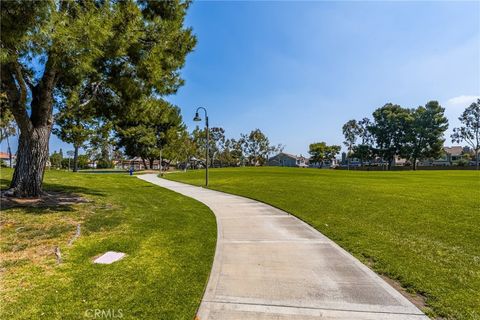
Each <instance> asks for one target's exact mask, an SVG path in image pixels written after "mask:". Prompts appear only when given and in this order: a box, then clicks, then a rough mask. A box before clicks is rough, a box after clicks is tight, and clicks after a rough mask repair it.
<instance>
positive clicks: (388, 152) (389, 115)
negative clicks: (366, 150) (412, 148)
mask: <svg viewBox="0 0 480 320" xmlns="http://www.w3.org/2000/svg"><path fill="white" fill-rule="evenodd" d="M409 118H410V110H409V109H405V108H402V107H401V106H399V105H396V104H395V105H394V104H391V103H387V104H386V105H384V106H383V107H381V108H379V109H377V110H375V111H374V112H373V119H374V123H373V124H372V125H371V126H370V131H371V132H372V134H373V136H374V139H375V142H376V145H377V148H376V151H377V152H378V154H379V155H380V156H381V157H382V158H383V159H385V160H387V161H388V168H389V169H390V168H391V167H392V164H393V160H394V159H395V156H398V155H402V154H403V153H404V147H405V143H406V135H407V130H408V128H407V126H408V122H409Z"/></svg>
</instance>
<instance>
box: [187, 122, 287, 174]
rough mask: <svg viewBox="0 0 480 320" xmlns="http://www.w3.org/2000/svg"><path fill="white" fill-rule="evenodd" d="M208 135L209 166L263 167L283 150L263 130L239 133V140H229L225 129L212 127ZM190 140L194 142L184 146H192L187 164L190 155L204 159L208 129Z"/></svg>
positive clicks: (199, 131)
mask: <svg viewBox="0 0 480 320" xmlns="http://www.w3.org/2000/svg"><path fill="white" fill-rule="evenodd" d="M209 136H210V139H209V156H210V159H209V163H211V164H212V165H213V166H217V167H232V166H240V165H247V166H262V165H265V164H266V162H267V161H268V158H269V156H270V155H271V154H272V153H276V152H280V151H282V150H283V146H282V145H272V144H271V143H270V140H269V139H268V137H267V136H266V135H265V134H264V133H263V132H262V131H261V130H260V129H254V130H252V131H250V133H247V134H240V137H239V138H237V139H235V138H227V137H226V136H225V130H224V129H223V128H220V127H214V128H210V132H209ZM190 139H191V141H190V142H187V143H186V144H185V145H187V146H191V149H190V152H189V154H188V155H187V158H186V160H187V161H188V159H189V158H188V157H190V156H194V157H196V158H198V159H205V151H206V150H205V148H206V146H207V143H206V132H205V130H200V129H198V128H197V129H195V130H194V131H193V132H192V135H191V137H190Z"/></svg>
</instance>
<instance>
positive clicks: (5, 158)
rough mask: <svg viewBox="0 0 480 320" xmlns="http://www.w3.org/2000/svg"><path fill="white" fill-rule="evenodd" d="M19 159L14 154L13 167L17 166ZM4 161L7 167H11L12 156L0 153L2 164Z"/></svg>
mask: <svg viewBox="0 0 480 320" xmlns="http://www.w3.org/2000/svg"><path fill="white" fill-rule="evenodd" d="M16 159H17V157H16V156H15V155H14V154H13V153H12V167H14V166H15V160H16ZM1 161H3V162H4V163H5V164H6V165H7V166H10V155H9V154H8V152H0V162H1Z"/></svg>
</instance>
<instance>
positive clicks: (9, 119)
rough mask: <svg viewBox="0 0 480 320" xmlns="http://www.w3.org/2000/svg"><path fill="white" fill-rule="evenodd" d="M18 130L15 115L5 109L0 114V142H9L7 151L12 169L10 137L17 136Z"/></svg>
mask: <svg viewBox="0 0 480 320" xmlns="http://www.w3.org/2000/svg"><path fill="white" fill-rule="evenodd" d="M16 134H17V130H16V127H15V121H14V119H13V115H12V113H11V112H10V110H8V109H3V110H2V113H1V114H0V142H1V141H3V140H6V141H7V151H8V157H9V166H10V168H12V149H11V148H10V139H9V138H10V137H12V136H15V135H16Z"/></svg>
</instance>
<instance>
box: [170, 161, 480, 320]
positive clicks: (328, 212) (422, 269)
mask: <svg viewBox="0 0 480 320" xmlns="http://www.w3.org/2000/svg"><path fill="white" fill-rule="evenodd" d="M167 178H169V179H173V180H177V181H182V182H186V183H190V184H196V185H202V184H203V183H204V180H203V179H204V172H203V171H201V170H199V171H189V172H187V173H172V174H168V175H167ZM210 187H211V188H212V189H216V190H220V191H225V192H229V193H233V194H238V195H243V196H246V197H249V198H253V199H257V200H260V201H263V202H266V203H269V204H271V205H274V206H276V207H279V208H281V209H284V210H286V211H288V212H290V213H292V214H294V215H296V216H297V217H299V218H301V219H302V220H304V221H306V222H308V223H309V224H311V225H312V226H314V227H315V228H316V229H318V230H319V231H321V232H322V233H323V234H325V235H327V236H328V237H330V238H331V239H332V240H334V241H335V242H337V243H338V244H340V245H341V246H342V247H344V248H345V249H346V250H348V251H349V252H351V253H353V254H354V255H355V256H356V257H358V258H359V259H360V260H362V261H364V262H365V263H367V264H368V265H370V266H371V267H372V268H373V269H374V270H376V271H377V272H378V273H381V274H384V275H387V276H388V277H390V278H392V279H395V280H397V281H399V282H400V283H401V284H402V285H403V286H404V287H405V288H407V289H408V290H409V291H411V292H416V293H420V294H422V295H423V296H425V297H426V301H427V304H428V308H427V309H426V310H425V311H426V312H427V313H428V314H429V315H431V316H438V317H446V318H451V319H480V173H479V172H475V171H417V172H413V171H412V172H360V171H335V170H318V169H297V168H272V167H270V168H268V167H267V168H232V169H213V170H211V175H210Z"/></svg>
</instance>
